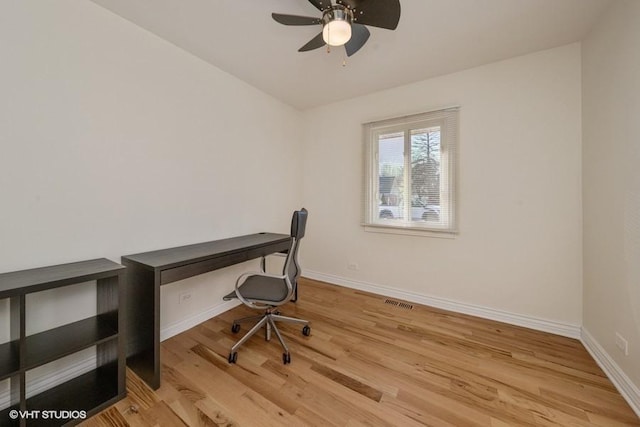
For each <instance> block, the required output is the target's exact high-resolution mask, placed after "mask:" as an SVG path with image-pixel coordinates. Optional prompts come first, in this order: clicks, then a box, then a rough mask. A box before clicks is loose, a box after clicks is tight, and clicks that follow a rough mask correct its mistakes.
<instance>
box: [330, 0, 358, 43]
mask: <svg viewBox="0 0 640 427" xmlns="http://www.w3.org/2000/svg"><path fill="white" fill-rule="evenodd" d="M352 19H353V15H352V14H351V11H350V10H349V9H346V8H345V7H344V6H341V5H335V6H332V7H331V9H328V10H327V11H325V12H324V15H323V17H322V21H323V27H322V39H323V40H324V42H325V43H326V44H328V45H329V46H342V45H344V44H345V43H347V42H348V41H349V40H350V39H351V21H352Z"/></svg>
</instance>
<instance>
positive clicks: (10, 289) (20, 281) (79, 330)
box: [0, 258, 126, 427]
mask: <svg viewBox="0 0 640 427" xmlns="http://www.w3.org/2000/svg"><path fill="white" fill-rule="evenodd" d="M124 271H125V267H123V266H121V265H120V264H117V263H115V262H112V261H109V260H107V259H104V258H102V259H95V260H90V261H82V262H76V263H71V264H63V265H56V266H51V267H43V268H36V269H31V270H23V271H16V272H11V273H3V274H0V298H9V300H10V314H9V316H10V319H9V320H10V341H9V342H7V343H3V344H0V381H3V380H4V381H6V380H7V379H8V381H9V385H10V389H11V401H10V405H11V406H10V407H8V408H6V409H3V410H1V411H0V426H5V425H6V426H20V427H32V426H41V425H42V426H51V427H54V426H61V425H65V426H67V425H68V426H71V425H75V424H77V423H79V422H82V421H83V419H51V418H43V417H40V418H30V419H21V420H12V419H11V418H10V416H9V414H10V412H11V411H12V410H19V411H85V412H86V414H87V417H89V416H91V415H93V414H95V413H97V412H98V411H100V410H102V409H104V408H106V407H108V406H109V405H111V404H113V403H115V402H117V401H118V400H120V399H122V398H123V397H124V396H125V393H126V392H125V341H124V337H123V334H124V319H123V316H122V314H121V313H122V311H121V309H122V306H123V301H124V300H123V299H124V287H123V279H124ZM93 281H95V283H96V295H97V298H96V313H97V314H96V315H95V316H92V317H89V318H87V319H83V320H79V321H76V322H72V323H68V324H66V325H62V326H59V327H56V328H52V329H49V330H46V331H43V332H39V333H36V334H31V335H27V334H26V328H25V323H26V322H25V320H26V318H27V311H30V310H32V309H33V310H37V307H28V306H27V304H26V297H27V295H28V294H32V293H35V292H41V291H45V290H48V289H53V288H59V287H63V286H69V285H75V284H79V283H86V282H93ZM91 347H95V349H96V360H97V366H96V367H95V368H94V369H93V370H91V371H90V372H87V373H85V374H82V375H80V376H78V377H76V378H73V379H71V380H68V381H65V382H64V383H62V384H59V385H57V386H55V387H53V388H50V389H48V390H45V391H43V392H41V393H38V394H36V395H33V396H31V394H32V393H31V392H30V391H29V390H28V389H27V388H28V385H26V375H27V372H28V371H30V370H32V369H34V368H37V367H39V366H43V365H46V364H47V363H50V362H53V361H55V360H58V359H60V358H62V357H65V356H68V355H71V354H74V353H76V352H78V351H81V350H84V349H87V348H91ZM27 396H29V398H28V399H27Z"/></svg>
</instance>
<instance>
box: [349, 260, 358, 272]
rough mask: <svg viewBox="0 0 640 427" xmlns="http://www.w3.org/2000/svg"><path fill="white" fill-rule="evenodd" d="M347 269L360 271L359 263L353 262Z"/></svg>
mask: <svg viewBox="0 0 640 427" xmlns="http://www.w3.org/2000/svg"><path fill="white" fill-rule="evenodd" d="M347 268H348V269H349V270H353V271H358V270H360V266H359V265H358V263H357V262H353V261H351V262H350V263H349V264H347Z"/></svg>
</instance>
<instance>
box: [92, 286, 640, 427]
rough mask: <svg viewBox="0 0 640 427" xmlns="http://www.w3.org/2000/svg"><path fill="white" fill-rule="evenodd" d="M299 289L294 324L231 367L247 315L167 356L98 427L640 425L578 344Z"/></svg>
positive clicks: (355, 295) (185, 339) (188, 338)
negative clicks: (154, 383) (236, 327)
mask: <svg viewBox="0 0 640 427" xmlns="http://www.w3.org/2000/svg"><path fill="white" fill-rule="evenodd" d="M412 306H413V308H409V307H407V306H399V305H393V304H390V303H385V298H384V297H381V296H378V295H373V294H369V293H365V292H361V291H355V290H351V289H346V288H341V287H337V286H333V285H329V284H325V283H322V282H317V281H313V280H308V279H302V280H301V282H300V300H299V301H298V303H297V304H287V305H286V306H283V309H282V312H283V314H286V315H291V316H295V317H301V318H305V319H308V320H311V322H312V333H311V336H310V337H304V336H302V334H301V333H300V329H299V328H297V327H293V326H287V325H283V326H282V328H281V330H282V331H283V335H284V337H285V340H286V341H287V342H288V344H289V346H290V348H291V357H292V362H291V364H290V365H283V364H282V351H281V348H280V345H279V343H278V342H277V339H276V338H275V337H273V339H272V342H269V343H267V342H265V341H264V338H263V335H261V334H257V335H255V336H254V337H253V338H252V339H251V340H250V341H249V342H248V343H247V344H246V345H245V346H244V347H242V348H241V349H240V351H239V355H238V363H237V364H236V365H229V364H228V363H227V355H228V351H229V348H230V347H231V345H232V344H233V343H234V342H235V340H236V339H237V338H239V337H240V336H241V335H242V333H243V332H245V331H247V330H248V328H249V327H250V326H249V325H243V329H242V330H241V331H240V333H239V334H238V335H237V336H236V335H234V334H232V333H231V330H230V329H231V328H230V327H231V322H232V320H233V319H234V318H239V317H243V316H247V315H253V314H256V313H255V312H253V311H251V310H249V309H247V308H245V307H238V308H236V309H233V310H231V311H229V312H227V313H224V314H223V315H221V316H219V317H217V318H214V319H211V320H209V321H207V322H205V323H203V324H201V325H199V326H197V327H195V328H193V329H190V330H189V331H186V332H184V333H182V334H180V335H177V336H175V337H173V338H171V339H169V340H167V341H165V342H163V343H162V353H161V358H162V359H161V360H162V364H163V366H162V386H161V387H160V388H159V389H158V390H156V391H155V392H154V391H152V390H150V389H149V388H147V387H146V386H145V384H144V383H143V382H142V381H140V380H139V379H138V378H137V377H136V376H135V375H134V374H132V373H131V372H128V374H127V375H128V382H127V383H128V386H127V388H128V397H127V398H126V399H124V400H122V401H120V402H119V403H117V404H116V405H114V406H113V407H111V408H109V409H107V410H105V411H103V412H102V413H100V414H98V415H97V416H95V417H93V418H92V419H90V420H87V421H86V422H85V423H83V426H84V427H96V426H182V425H188V426H216V425H221V426H231V425H234V426H282V425H291V426H302V425H314V426H332V425H335V426H354V427H355V426H364V425H376V426H378V425H380V426H419V425H420V426H421V425H432V426H493V427H500V426H507V425H510V426H514V425H515V426H534V425H542V426H604V427H612V426H620V425H636V426H640V420H639V419H638V418H637V417H636V416H635V414H634V413H633V411H632V410H631V408H630V407H629V406H628V405H627V403H626V402H625V401H624V399H623V398H622V397H621V396H620V394H619V393H618V392H617V391H616V389H615V388H614V386H613V385H612V384H611V382H610V381H609V380H608V379H607V377H606V376H605V375H604V373H603V372H602V371H601V370H600V368H599V367H598V366H597V365H596V363H595V362H594V361H593V359H592V358H591V357H590V356H589V354H588V353H587V351H586V350H585V349H584V347H583V346H582V344H581V343H580V342H579V341H577V340H573V339H569V338H564V337H560V336H556V335H552V334H548V333H543V332H537V331H532V330H529V329H525V328H521V327H517V326H511V325H507V324H503V323H499V322H494V321H490V320H484V319H479V318H475V317H471V316H466V315H461V314H456V313H451V312H447V311H443V310H438V309H433V308H429V307H424V306H420V305H416V304H412Z"/></svg>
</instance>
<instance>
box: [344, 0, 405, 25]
mask: <svg viewBox="0 0 640 427" xmlns="http://www.w3.org/2000/svg"><path fill="white" fill-rule="evenodd" d="M336 2H337V3H338V4H341V5H343V6H345V7H347V8H349V9H351V10H353V21H354V22H357V23H358V24H363V25H370V26H372V27H378V28H385V29H387V30H395V29H396V28H397V27H398V22H400V0H336Z"/></svg>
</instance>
